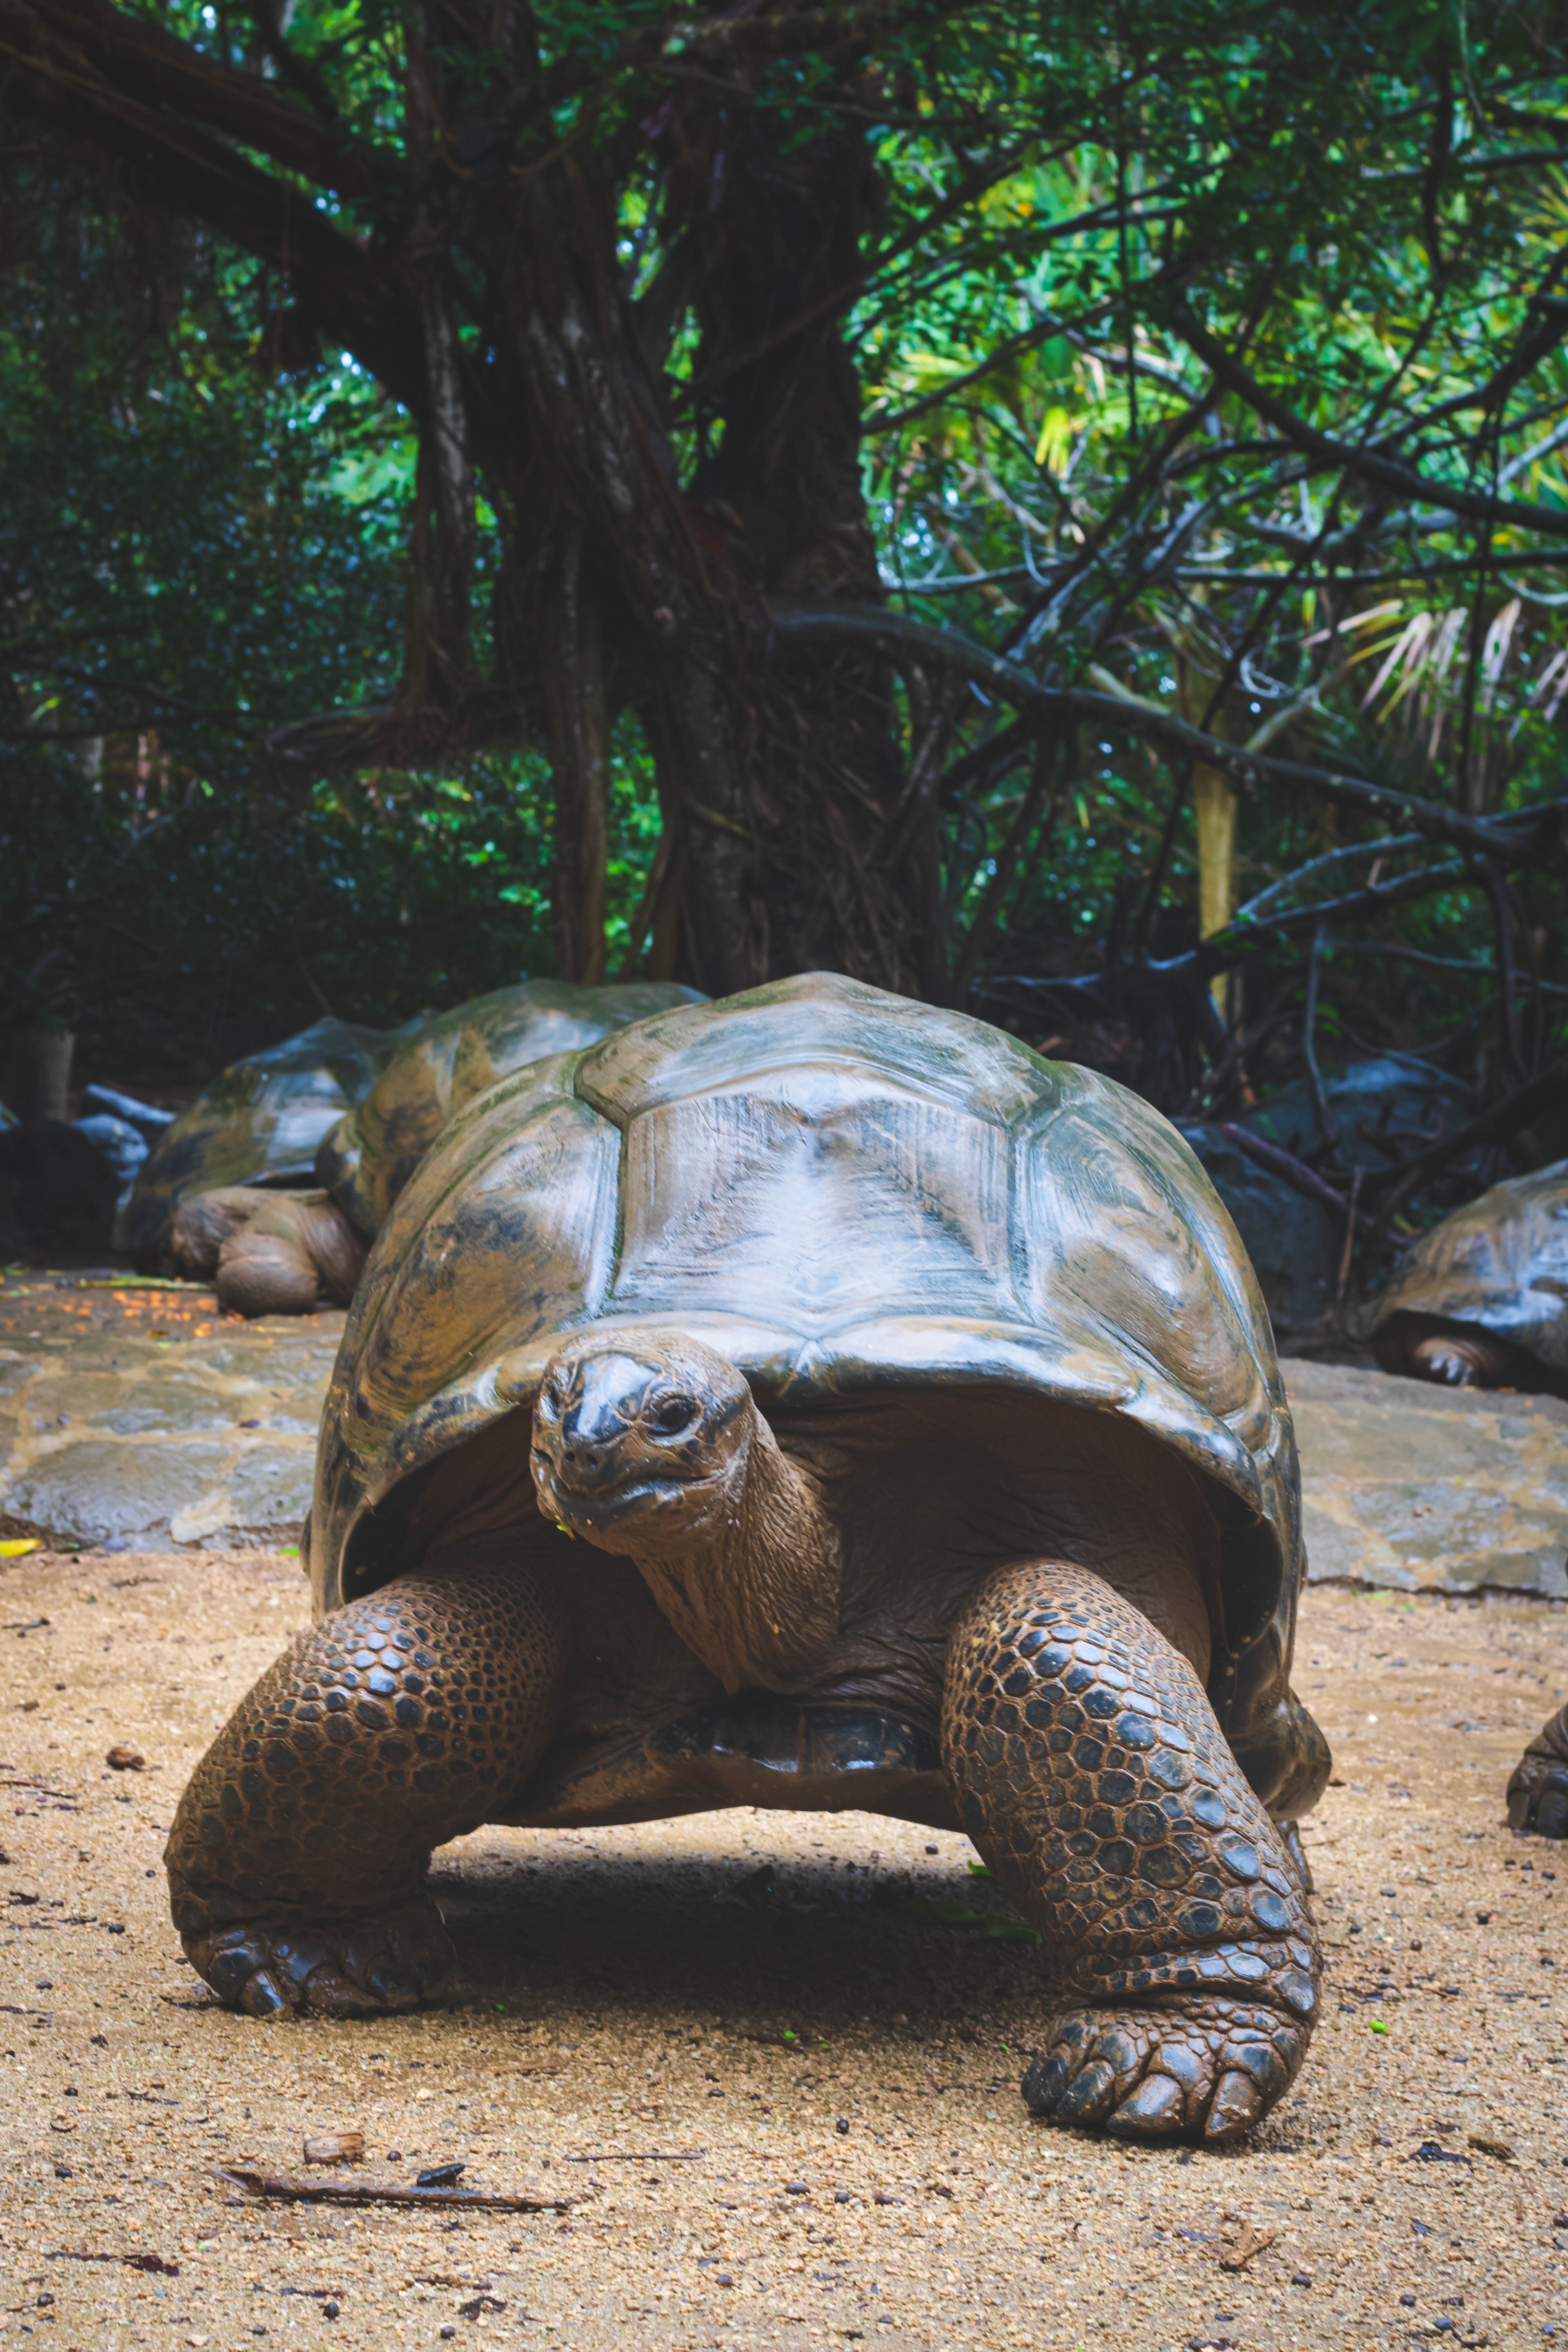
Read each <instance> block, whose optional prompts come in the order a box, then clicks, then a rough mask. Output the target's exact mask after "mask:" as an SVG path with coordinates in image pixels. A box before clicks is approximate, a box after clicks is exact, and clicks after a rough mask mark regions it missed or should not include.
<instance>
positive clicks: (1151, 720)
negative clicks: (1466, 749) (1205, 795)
mask: <svg viewBox="0 0 1568 2352" xmlns="http://www.w3.org/2000/svg"><path fill="white" fill-rule="evenodd" d="M1563 520H1564V523H1565V525H1568V516H1565V517H1564V519H1563ZM768 617H769V620H770V622H771V624H772V626H773V630H774V632H775V633H776V634H777V635H780V636H788V637H794V638H810V637H817V638H821V639H824V640H827V641H833V640H837V642H839V643H844V642H846V641H852V640H858V641H860V642H861V643H868V644H874V645H879V646H882V647H883V648H884V649H885V651H886V652H887V653H888V655H889V658H891V659H893V660H894V661H897V659H898V657H899V656H900V654H901V655H902V656H903V657H904V660H905V661H906V662H909V663H911V664H917V665H922V666H927V667H929V666H931V665H932V664H936V665H939V666H941V667H946V668H949V669H957V670H959V671H960V672H962V673H963V676H965V677H970V678H973V680H974V681H975V682H976V683H977V684H980V685H984V686H985V687H987V688H990V689H991V690H992V691H993V692H994V693H996V694H998V695H1000V696H1002V697H1003V698H1004V699H1005V700H1006V701H1008V702H1010V703H1012V704H1013V705H1014V706H1015V707H1016V709H1019V710H1021V711H1028V712H1031V713H1033V714H1034V715H1035V716H1036V717H1037V718H1038V719H1044V720H1047V721H1048V722H1051V723H1054V724H1055V725H1057V726H1059V727H1063V728H1066V727H1071V726H1074V725H1082V724H1092V725H1095V726H1098V727H1100V729H1102V730H1104V729H1110V728H1114V729H1116V730H1119V731H1120V732H1122V733H1126V734H1133V735H1140V736H1142V737H1144V738H1145V739H1146V740H1148V741H1150V742H1152V743H1154V744H1157V745H1158V746H1159V747H1160V748H1161V749H1162V750H1163V751H1166V752H1168V753H1170V754H1171V755H1173V757H1178V758H1181V759H1184V760H1200V761H1204V762H1205V764H1206V765H1207V766H1209V767H1211V768H1217V769H1219V771H1220V772H1221V773H1222V774H1224V775H1227V776H1230V777H1233V778H1234V779H1235V781H1236V782H1237V783H1240V784H1246V785H1251V784H1254V783H1273V784H1278V785H1279V786H1281V787H1282V788H1283V789H1284V790H1286V791H1296V792H1306V793H1312V794H1314V795H1315V796H1316V797H1317V798H1319V799H1321V800H1326V801H1329V802H1331V803H1333V804H1334V805H1335V806H1337V807H1341V808H1348V809H1354V810H1355V811H1356V812H1357V813H1358V814H1362V815H1365V816H1371V817H1376V818H1379V819H1381V820H1384V821H1387V820H1388V819H1391V818H1396V819H1398V820H1400V821H1401V822H1402V823H1403V824H1406V825H1409V826H1412V827H1413V828H1414V829H1415V831H1416V832H1418V833H1422V834H1425V835H1426V836H1427V837H1428V838H1429V839H1431V840H1434V841H1446V842H1449V843H1452V844H1453V845H1454V846H1455V847H1456V848H1460V849H1466V850H1468V851H1470V852H1471V853H1472V855H1477V856H1497V855H1500V854H1501V855H1504V856H1509V855H1511V854H1512V853H1513V852H1514V851H1516V850H1517V848H1518V846H1519V838H1520V836H1519V832H1518V827H1519V826H1520V825H1521V824H1523V823H1525V822H1527V821H1528V822H1529V823H1530V824H1531V826H1532V828H1533V831H1534V834H1535V836H1536V838H1535V841H1534V853H1535V854H1536V855H1538V856H1539V855H1542V854H1547V855H1549V854H1551V853H1552V851H1554V850H1556V849H1557V848H1558V845H1559V842H1560V838H1561V835H1562V830H1563V816H1564V815H1565V814H1568V800H1558V801H1545V802H1542V803H1538V804H1537V805H1536V807H1534V808H1532V809H1530V810H1521V811H1519V812H1517V813H1516V814H1514V815H1513V816H1512V817H1511V818H1510V819H1509V820H1507V821H1500V820H1497V819H1487V818H1479V817H1471V816H1465V815H1462V814H1460V813H1459V812H1458V810H1455V809H1448V808H1444V807H1442V806H1440V805H1439V804H1438V803H1436V801H1425V800H1417V799H1416V798H1415V796H1414V795H1413V794H1411V793H1399V792H1394V791H1393V790H1391V789H1390V788H1389V787H1387V786H1385V785H1383V784H1373V783H1368V782H1365V781H1364V779H1363V778H1362V777H1359V776H1349V775H1344V774H1342V773H1341V772H1338V771H1336V770H1334V769H1331V768H1310V767H1305V766H1303V765H1302V764H1301V763H1300V761H1294V760H1276V759H1273V758H1270V757H1269V756H1268V755H1267V754H1265V753H1262V752H1257V751H1246V750H1245V749H1243V748H1240V747H1238V746H1237V745H1236V744H1234V743H1225V742H1222V741H1221V740H1220V739H1219V738H1218V737H1217V736H1215V735H1205V733H1204V732H1203V730H1201V729H1200V728H1197V727H1190V726H1188V725H1187V723H1186V722H1185V720H1184V719H1177V718H1175V717H1174V716H1173V715H1172V716H1167V714H1166V713H1165V712H1163V711H1160V710H1155V709H1152V708H1151V707H1150V706H1149V705H1147V704H1146V703H1142V702H1124V701H1122V700H1121V698H1120V697H1119V696H1116V695H1110V694H1089V693H1085V692H1083V691H1082V690H1081V689H1080V688H1072V687H1066V688H1061V687H1046V686H1041V685H1039V684H1038V683H1037V680H1036V679H1034V678H1033V677H1030V676H1029V673H1028V672H1027V670H1025V669H1021V668H1020V667H1018V665H1017V664H1016V662H1012V661H1009V660H1008V659H1007V657H1006V656H1005V655H1004V654H997V653H993V652H992V651H991V650H990V649H989V647H987V646H979V645H976V644H974V643H973V640H972V639H971V638H968V637H963V636H960V635H959V634H958V632H957V631H956V630H953V629H944V628H941V627H938V626H937V625H935V624H934V623H932V622H929V621H914V620H910V619H909V618H908V617H907V616H906V615H905V614H901V613H889V612H885V611H883V610H881V609H879V607H878V606H876V605H869V604H867V605H859V604H835V603H832V602H830V601H828V600H826V599H822V600H811V601H805V600H803V601H801V602H799V603H789V604H784V603H775V604H770V605H769V607H768Z"/></svg>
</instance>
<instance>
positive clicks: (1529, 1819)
mask: <svg viewBox="0 0 1568 2352" xmlns="http://www.w3.org/2000/svg"><path fill="white" fill-rule="evenodd" d="M1508 1825H1509V1827H1510V1830H1516V1831H1518V1830H1533V1831H1534V1832H1535V1834H1536V1836H1537V1837H1549V1838H1561V1837H1568V1706H1563V1707H1559V1708H1558V1710H1557V1713H1556V1714H1555V1715H1554V1716H1553V1717H1552V1719H1551V1721H1550V1722H1549V1723H1543V1724H1542V1727H1541V1729H1540V1730H1539V1731H1538V1732H1537V1733H1536V1735H1535V1737H1534V1738H1533V1739H1532V1740H1531V1743H1530V1745H1529V1747H1528V1748H1526V1749H1525V1751H1524V1753H1523V1755H1522V1756H1521V1758H1520V1759H1519V1762H1518V1763H1517V1764H1516V1765H1515V1766H1514V1768H1513V1774H1512V1777H1511V1779H1510V1781H1509V1784H1508Z"/></svg>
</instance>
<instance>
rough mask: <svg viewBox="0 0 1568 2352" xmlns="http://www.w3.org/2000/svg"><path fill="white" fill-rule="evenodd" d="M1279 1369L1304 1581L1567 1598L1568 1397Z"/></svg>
mask: <svg viewBox="0 0 1568 2352" xmlns="http://www.w3.org/2000/svg"><path fill="white" fill-rule="evenodd" d="M1283 1369H1284V1373H1285V1385H1286V1388H1287V1389H1288V1391H1289V1397H1290V1404H1291V1410H1292V1411H1293V1412H1294V1414H1295V1417H1296V1438H1297V1443H1298V1444H1299V1446H1300V1453H1301V1498H1302V1507H1303V1513H1304V1518H1305V1526H1306V1531H1307V1574H1308V1578H1309V1580H1310V1582H1312V1583H1314V1584H1321V1583H1328V1582H1344V1583H1352V1584H1365V1585H1382V1586H1387V1587H1392V1588H1394V1589H1397V1590H1400V1591H1427V1592H1456V1593H1458V1592H1477V1591H1506V1592H1533V1593H1539V1594H1541V1595H1542V1597H1543V1598H1544V1599H1549V1600H1553V1601H1561V1600H1563V1599H1568V1403H1564V1402H1563V1401H1562V1400H1561V1399H1559V1398H1553V1397H1540V1396H1531V1397H1526V1396H1504V1395H1501V1394H1500V1393H1497V1392H1495V1391H1494V1392H1490V1393H1489V1392H1488V1391H1484V1390H1475V1389H1442V1388H1435V1387H1433V1386H1432V1385H1431V1384H1430V1383H1428V1382H1427V1381H1406V1380H1400V1379H1397V1378H1395V1377H1394V1375H1392V1374H1390V1373H1388V1372H1369V1371H1361V1370H1355V1369H1354V1368H1352V1367H1351V1366H1349V1365H1342V1364H1311V1363H1305V1362H1301V1361H1299V1360H1287V1361H1286V1363H1285V1365H1284V1367H1283Z"/></svg>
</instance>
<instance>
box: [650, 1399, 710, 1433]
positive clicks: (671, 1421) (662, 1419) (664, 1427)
mask: <svg viewBox="0 0 1568 2352" xmlns="http://www.w3.org/2000/svg"><path fill="white" fill-rule="evenodd" d="M697 1412H698V1405H697V1400H696V1398H695V1397H689V1396H666V1397H660V1398H659V1399H658V1402H657V1403H656V1404H653V1405H650V1406H649V1408H648V1410H647V1413H646V1415H645V1416H644V1418H645V1419H646V1421H647V1426H648V1427H649V1429H651V1430H652V1432H653V1433H654V1435H655V1436H656V1437H674V1436H676V1435H678V1434H679V1432H680V1431H681V1430H683V1429H684V1428H685V1427H686V1426H687V1423H689V1422H691V1421H694V1420H695V1419H696V1417H697Z"/></svg>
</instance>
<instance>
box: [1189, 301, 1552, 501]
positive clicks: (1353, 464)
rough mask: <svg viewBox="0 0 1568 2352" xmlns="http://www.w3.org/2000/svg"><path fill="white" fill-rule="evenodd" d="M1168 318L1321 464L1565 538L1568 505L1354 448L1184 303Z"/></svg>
mask: <svg viewBox="0 0 1568 2352" xmlns="http://www.w3.org/2000/svg"><path fill="white" fill-rule="evenodd" d="M1563 312H1564V315H1563V316H1562V317H1559V316H1558V315H1557V310H1556V307H1555V306H1554V307H1553V309H1552V313H1551V317H1552V334H1551V338H1550V341H1542V345H1541V350H1540V352H1539V357H1540V358H1542V359H1543V358H1544V357H1545V356H1546V353H1547V352H1549V351H1550V350H1551V348H1552V344H1553V343H1555V342H1556V341H1558V340H1559V338H1560V337H1561V336H1562V334H1563V331H1564V329H1565V328H1568V305H1565V306H1563ZM1171 323H1172V325H1173V328H1174V330H1175V331H1176V333H1177V334H1179V335H1180V336H1181V338H1182V341H1184V343H1185V344H1186V345H1187V346H1188V348H1189V349H1190V350H1191V351H1192V352H1194V353H1195V354H1196V356H1197V357H1198V358H1199V359H1201V360H1202V361H1203V362H1204V364H1205V367H1207V368H1209V369H1210V370H1211V371H1212V372H1213V373H1214V374H1215V376H1217V377H1218V379H1219V381H1220V382H1221V383H1223V384H1225V385H1226V387H1227V389H1228V390H1229V391H1231V392H1234V393H1235V394H1237V397H1238V398H1239V399H1241V400H1244V401H1245V402H1246V403H1247V406H1248V407H1249V408H1250V409H1251V410H1252V411H1253V412H1254V414H1255V415H1258V416H1261V417H1264V418H1266V419H1267V421H1268V423H1269V424H1270V425H1273V426H1274V428H1275V430H1276V431H1277V432H1279V433H1281V434H1283V435H1284V436H1285V438H1286V440H1288V441H1289V442H1291V443H1292V444H1293V445H1294V446H1295V447H1297V448H1298V449H1302V450H1305V451H1306V452H1307V453H1308V455H1309V456H1310V457H1316V458H1318V459H1319V460H1320V461H1321V463H1322V464H1324V465H1326V466H1332V467H1334V468H1335V469H1336V471H1339V472H1342V473H1347V474H1355V475H1359V476H1360V478H1362V479H1363V481H1367V482H1375V483H1377V484H1378V485H1379V486H1380V487H1381V488H1384V489H1385V490H1394V491H1396V492H1397V493H1398V495H1399V496H1400V497H1401V498H1406V499H1416V500H1417V501H1419V503H1420V504H1422V505H1423V506H1432V507H1441V508H1443V509H1445V510H1446V511H1447V513H1449V514H1462V515H1468V516H1469V517H1470V519H1471V520H1472V521H1476V522H1484V523H1487V524H1489V525H1490V526H1492V527H1493V528H1495V529H1497V530H1536V531H1544V532H1545V533H1546V534H1547V536H1548V537H1549V538H1552V539H1568V510H1565V509H1560V508H1556V507H1542V506H1535V505H1523V504H1521V503H1520V502H1518V501H1517V500H1514V499H1498V500H1496V501H1495V502H1494V500H1492V499H1490V498H1489V497H1488V496H1487V495H1486V493H1485V492H1483V491H1478V490H1467V489H1465V488H1462V487H1461V486H1460V485H1459V484H1458V483H1455V482H1435V481H1433V480H1432V479H1431V478H1429V477H1428V476H1427V475H1426V474H1422V473H1418V472H1417V471H1416V469H1415V467H1414V466H1405V465H1401V464H1400V463H1399V462H1398V460H1397V459H1395V458H1392V457H1384V456H1382V455H1381V454H1380V453H1379V452H1378V451H1377V450H1375V449H1358V448H1357V447H1356V446H1354V444H1353V443H1351V442H1348V441H1340V440H1337V439H1336V438H1335V437H1334V436H1333V435H1332V434H1331V433H1323V432H1320V430H1319V429H1318V427H1317V426H1316V425H1309V424H1307V423H1306V421H1305V420H1304V419H1303V418H1301V417H1300V416H1298V415H1297V414H1296V412H1295V410H1294V409H1293V408H1291V407H1290V406H1289V404H1288V403H1287V402H1286V401H1283V400H1280V399H1279V398H1278V397H1277V396H1276V394H1273V393H1271V392H1269V391H1268V389H1267V388H1266V387H1265V386H1264V385H1263V384H1261V383H1258V378H1257V377H1256V376H1255V375H1254V374H1253V373H1252V371H1251V369H1250V368H1248V367H1247V366H1245V365H1244V364H1243V362H1241V361H1240V360H1238V359H1237V358H1236V357H1234V355H1233V354H1232V353H1231V352H1228V351H1227V350H1226V346H1225V345H1224V344H1223V343H1222V342H1220V341H1218V339H1217V338H1216V337H1215V336H1214V335H1211V334H1210V333H1209V331H1208V330H1207V328H1206V327H1204V326H1201V325H1200V324H1199V322H1198V320H1196V319H1195V318H1194V316H1193V313H1192V312H1191V311H1190V310H1187V309H1186V307H1185V306H1184V304H1178V305H1176V306H1175V307H1174V309H1173V312H1172V319H1171Z"/></svg>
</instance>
